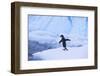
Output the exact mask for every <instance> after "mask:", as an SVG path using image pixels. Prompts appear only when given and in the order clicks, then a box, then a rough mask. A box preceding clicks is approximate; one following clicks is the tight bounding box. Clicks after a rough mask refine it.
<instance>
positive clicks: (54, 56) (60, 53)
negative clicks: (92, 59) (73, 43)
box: [32, 45, 88, 60]
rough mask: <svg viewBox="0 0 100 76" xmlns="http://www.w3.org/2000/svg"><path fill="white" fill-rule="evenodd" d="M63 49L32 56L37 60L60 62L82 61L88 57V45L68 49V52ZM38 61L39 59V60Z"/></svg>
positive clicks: (50, 50) (45, 51)
mask: <svg viewBox="0 0 100 76" xmlns="http://www.w3.org/2000/svg"><path fill="white" fill-rule="evenodd" d="M62 49H63V48H62V47H60V48H56V49H49V50H44V51H42V52H37V53H34V54H32V55H33V57H35V58H40V59H41V60H60V59H62V60H63V59H81V58H87V57H88V48H87V45H85V46H83V47H72V48H70V47H69V48H68V51H66V50H65V51H64V50H62ZM37 60H38V59H37Z"/></svg>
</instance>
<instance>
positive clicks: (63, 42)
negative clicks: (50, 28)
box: [59, 35, 71, 51]
mask: <svg viewBox="0 0 100 76" xmlns="http://www.w3.org/2000/svg"><path fill="white" fill-rule="evenodd" d="M60 37H61V40H60V41H59V44H60V43H61V42H62V46H63V47H64V50H67V51H68V49H67V48H66V41H71V40H70V39H65V37H64V35H60Z"/></svg>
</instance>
